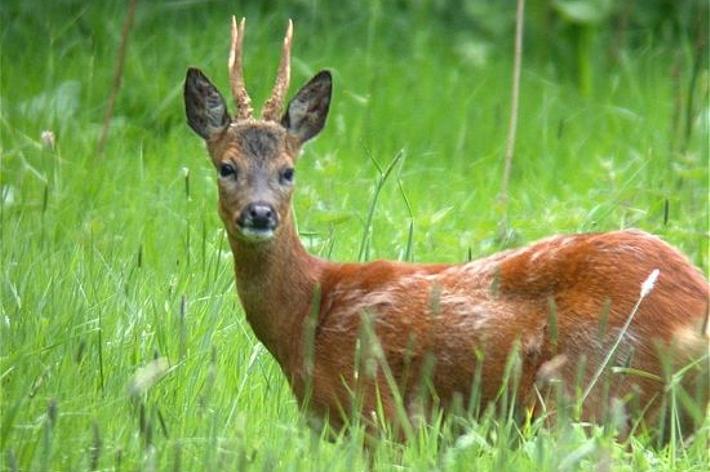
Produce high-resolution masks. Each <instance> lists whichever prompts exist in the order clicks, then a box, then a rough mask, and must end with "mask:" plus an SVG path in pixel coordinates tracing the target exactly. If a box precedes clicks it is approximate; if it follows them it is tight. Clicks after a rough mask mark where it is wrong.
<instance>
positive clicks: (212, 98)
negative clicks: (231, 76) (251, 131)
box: [185, 67, 230, 139]
mask: <svg viewBox="0 0 710 472" xmlns="http://www.w3.org/2000/svg"><path fill="white" fill-rule="evenodd" d="M185 114H186V115H187V123H188V124H189V125H190V128H192V129H193V130H194V131H195V133H197V134H199V135H200V136H202V137H203V138H204V139H209V137H210V136H212V135H214V134H216V133H219V132H221V131H223V130H224V129H225V128H226V127H227V126H229V122H230V118H229V114H228V113H227V105H226V104H225V102H224V98H222V95H221V94H220V93H219V91H218V90H217V88H216V87H215V86H214V85H212V82H210V80H209V79H208V78H207V77H206V76H205V74H203V73H202V71H200V70H199V69H195V68H192V67H191V68H189V69H188V70H187V77H185Z"/></svg>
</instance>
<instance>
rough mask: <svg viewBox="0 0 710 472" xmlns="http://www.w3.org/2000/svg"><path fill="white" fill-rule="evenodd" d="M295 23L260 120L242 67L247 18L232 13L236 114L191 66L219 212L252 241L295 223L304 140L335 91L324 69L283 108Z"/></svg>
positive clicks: (317, 126) (191, 88)
mask: <svg viewBox="0 0 710 472" xmlns="http://www.w3.org/2000/svg"><path fill="white" fill-rule="evenodd" d="M292 33H293V25H292V23H291V21H290V20H289V23H288V28H287V30H286V36H285V38H284V44H283V50H282V55H281V62H280V64H279V69H278V73H277V77H276V82H275V84H274V87H273V90H272V93H271V97H270V98H269V99H268V100H267V101H266V103H265V105H264V108H263V111H262V115H261V118H260V119H255V118H253V116H252V113H253V110H252V106H251V99H250V98H249V94H248V93H247V90H246V86H245V84H244V76H243V72H242V40H243V38H244V20H243V19H242V21H241V23H240V24H237V21H236V18H234V17H232V42H231V50H230V54H229V78H230V85H231V89H232V95H233V96H234V101H235V104H236V108H237V111H236V114H235V116H234V117H231V116H230V115H229V113H228V111H227V105H226V103H225V101H224V98H222V95H221V94H220V92H219V91H218V90H217V88H216V87H215V86H214V85H213V84H212V83H211V82H210V80H209V79H208V78H207V77H206V76H205V75H204V74H203V73H202V72H201V71H200V70H199V69H196V68H190V69H188V71H187V77H186V79H185V111H186V114H187V122H188V124H189V125H190V127H191V128H192V129H193V130H194V131H195V132H196V133H197V134H198V135H200V136H201V137H202V138H203V139H204V140H205V142H206V143H207V150H208V152H209V155H210V157H211V160H212V163H213V164H214V166H215V168H216V170H217V172H218V174H219V177H218V184H219V214H220V217H221V218H222V221H223V222H224V225H225V227H226V228H227V232H228V233H229V235H230V236H232V237H233V238H236V239H238V240H240V241H244V242H247V243H263V242H266V241H269V240H272V239H273V238H274V237H275V236H276V235H277V234H278V232H279V229H280V227H282V226H283V225H284V224H285V223H287V222H289V221H290V218H291V195H292V192H293V182H294V165H295V163H296V160H297V158H298V154H299V152H300V149H301V146H302V145H303V143H305V142H306V141H308V140H309V139H311V138H312V137H314V136H315V135H316V134H318V133H319V132H320V130H321V129H323V126H324V125H325V120H326V116H327V115H328V108H329V106H330V97H331V90H332V80H331V75H330V73H329V72H328V71H321V72H319V73H317V74H316V75H315V76H314V77H313V78H312V79H311V80H310V81H309V82H308V83H307V84H306V85H304V86H303V88H301V90H300V91H299V92H298V93H297V94H296V96H295V97H294V98H293V99H292V100H291V102H290V103H289V104H288V107H287V109H286V112H285V113H283V114H282V113H281V109H282V104H283V101H284V97H285V95H286V92H287V90H288V85H289V79H290V59H291V40H292Z"/></svg>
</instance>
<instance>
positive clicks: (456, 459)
mask: <svg viewBox="0 0 710 472" xmlns="http://www.w3.org/2000/svg"><path fill="white" fill-rule="evenodd" d="M529 3H530V5H529V6H528V9H527V16H526V36H525V46H524V51H525V52H524V59H523V69H522V77H521V101H520V118H519V129H518V135H517V142H516V155H515V160H514V162H513V168H512V176H511V182H510V189H509V192H510V195H509V199H508V203H507V205H506V206H505V207H503V206H502V205H500V204H499V200H498V198H497V197H498V192H499V190H500V179H501V175H502V170H503V165H502V156H503V150H504V146H505V137H506V131H507V121H508V114H509V103H510V80H511V79H510V77H511V65H512V50H513V47H512V38H513V33H512V28H513V24H514V11H515V2H514V1H511V0H508V1H505V2H499V1H493V0H489V1H475V0H457V1H451V2H447V1H441V0H431V1H426V0H425V1H420V2H414V1H404V0H403V1H398V2H382V1H380V0H371V1H370V2H368V3H366V4H365V3H363V2H356V1H350V2H333V3H332V4H331V3H330V2H319V1H318V0H311V1H305V0H300V1H293V2H286V1H279V2H259V1H253V2H246V5H244V6H243V7H242V6H239V5H236V4H234V2H218V1H207V0H205V1H200V0H197V1H188V2H186V1H175V0H159V1H152V2H139V4H138V9H137V12H136V18H135V23H134V26H133V29H132V31H131V33H130V38H129V44H128V49H127V57H126V63H125V69H124V71H123V82H122V87H121V89H120V93H119V95H118V97H117V102H116V107H115V113H114V115H113V119H112V121H111V127H110V134H109V136H108V141H107V145H106V147H105V150H104V151H103V152H102V153H97V152H96V149H97V142H98V140H99V137H100V134H101V126H102V120H103V116H104V112H105V109H106V104H107V99H108V96H109V94H110V91H111V86H112V76H113V73H114V64H115V62H116V59H115V58H116V53H117V50H118V48H119V43H120V40H121V30H122V24H123V20H124V18H125V15H126V10H127V8H126V5H127V2H121V1H105V2H81V1H78V0H62V1H60V0H56V1H52V2H42V1H38V0H24V1H21V0H5V1H3V2H2V3H1V4H0V24H2V28H0V53H1V62H0V191H1V193H0V195H1V197H2V198H0V225H1V226H0V248H1V259H0V273H1V274H2V279H1V280H0V388H1V389H2V390H1V397H0V401H1V403H0V408H1V410H2V419H1V422H0V449H1V450H2V454H3V457H2V464H3V465H2V467H4V468H5V469H7V470H85V469H91V470H98V469H103V470H136V469H145V470H154V469H160V470H162V469H172V470H241V469H244V468H246V467H253V468H255V469H262V470H272V469H274V468H278V469H288V470H301V469H305V470H356V469H363V468H365V467H367V466H368V465H371V466H372V467H373V468H375V469H378V470H379V469H382V470H387V469H390V468H392V467H395V466H403V467H404V468H411V469H416V470H430V469H434V468H438V469H442V470H471V468H472V467H475V468H476V469H477V470H493V469H496V470H501V469H509V470H524V469H536V470H576V469H583V470H590V469H595V470H596V469H600V470H609V469H611V468H613V469H615V470H617V469H618V470H656V469H667V470H672V469H678V470H699V471H701V470H708V469H709V468H710V458H709V456H708V431H709V430H710V422H709V421H708V420H707V418H706V420H705V426H704V427H703V428H702V429H701V430H700V431H698V432H697V433H696V435H695V437H694V440H691V441H689V442H686V443H683V442H682V441H681V440H680V439H679V438H677V437H676V438H675V439H674V440H672V441H670V442H669V443H668V444H666V445H658V444H656V443H655V442H654V441H653V440H652V439H651V434H650V432H649V431H648V430H646V429H644V428H639V429H638V430H637V431H635V433H634V434H633V435H632V436H631V437H629V438H628V439H626V440H617V439H616V438H615V429H614V427H613V425H611V426H609V425H607V426H603V425H602V426H590V425H585V424H581V423H579V422H576V421H574V417H573V416H572V417H570V418H569V419H567V420H564V421H560V422H559V423H558V424H556V425H555V426H549V425H546V424H545V422H544V420H530V421H524V422H522V423H516V422H513V421H512V420H510V419H507V418H506V417H498V416H496V415H484V416H483V417H478V418H475V417H466V416H461V417H455V418H448V419H442V420H440V421H434V422H433V423H432V424H430V425H428V426H426V427H422V428H421V429H420V430H419V431H418V432H417V437H416V440H415V441H412V442H410V443H408V444H406V445H398V444H397V443H395V442H393V441H392V440H391V438H388V437H383V438H382V439H381V441H380V442H379V443H378V445H376V446H375V447H374V448H373V449H372V450H371V451H370V453H369V454H370V456H369V457H368V453H367V452H365V451H363V448H362V442H363V432H362V429H361V428H358V427H354V428H353V429H352V430H351V433H350V434H348V435H342V436H339V437H338V439H337V440H336V441H335V443H331V442H328V441H326V440H325V439H323V438H322V437H320V436H318V435H317V434H315V433H312V432H311V430H309V428H308V427H307V425H306V422H305V421H304V419H303V416H302V415H301V414H300V413H299V411H298V407H297V405H296V403H295V400H294V399H293V397H292V395H291V393H290V391H289V389H288V386H287V384H286V381H285V379H284V378H283V376H282V375H281V372H280V370H279V368H278V366H277V365H276V364H275V362H274V361H273V360H272V359H271V357H270V356H269V355H268V353H267V352H265V350H264V349H263V348H262V347H261V345H260V344H259V343H258V342H257V341H256V340H255V338H254V336H253V334H252V333H251V331H250V328H249V326H248V324H247V323H246V321H245V319H244V316H243V313H242V310H241V307H240V306H239V304H238V301H237V298H236V294H235V291H234V281H233V274H232V262H231V255H230V254H229V251H228V246H227V244H226V241H225V235H224V231H223V229H222V227H221V223H220V222H219V220H218V217H217V212H216V208H215V206H216V200H217V197H216V186H215V185H214V179H215V175H214V169H213V168H212V167H211V165H209V163H208V161H207V158H206V153H205V152H204V149H203V144H202V143H201V141H200V140H199V139H198V138H196V137H195V136H194V135H193V133H192V132H191V131H190V130H189V129H188V128H187V126H186V125H185V118H184V111H183V105H182V80H183V78H184V74H185V71H186V68H187V66H188V65H198V66H199V67H201V68H202V69H203V70H204V71H205V72H206V73H207V74H208V75H209V76H210V77H211V78H212V79H213V80H214V81H215V83H217V84H218V85H219V87H220V88H221V89H222V90H223V91H225V92H226V91H227V90H228V82H227V70H226V60H227V50H228V35H229V22H228V21H229V17H230V15H231V14H233V13H235V14H239V15H244V16H246V17H247V18H248V26H247V38H246V41H245V63H246V66H245V73H246V80H247V86H248V87H249V89H250V92H251V95H252V97H253V98H254V99H255V102H256V103H261V100H263V98H264V97H266V95H267V94H268V91H269V90H270V87H271V84H272V78H273V76H274V75H273V74H274V71H275V68H276V63H277V60H278V54H279V44H280V40H281V37H282V36H281V35H282V33H283V29H284V27H285V24H286V20H287V18H289V17H292V18H293V19H294V21H295V28H296V29H295V46H294V61H293V68H294V70H293V74H292V82H293V85H294V87H293V88H292V90H293V89H295V87H296V86H297V85H300V84H301V83H303V82H304V81H305V80H306V79H307V78H309V77H310V76H311V75H312V74H314V73H315V72H316V71H317V70H319V69H320V68H328V69H330V70H331V71H333V73H334V77H335V87H336V89H335V95H334V102H333V105H332V108H331V115H330V118H329V123H328V125H327V126H326V129H325V131H324V132H323V134H322V135H321V136H320V137H319V138H318V139H317V140H316V142H314V143H313V144H311V145H309V146H308V148H307V149H306V152H305V154H304V156H303V157H302V159H301V161H300V162H299V165H298V170H297V173H298V177H297V190H296V197H295V211H296V214H297V217H298V223H299V229H300V232H301V234H302V237H303V240H304V241H305V243H306V244H307V246H308V247H309V248H310V250H311V251H312V252H313V253H317V254H321V255H323V256H324V257H328V258H332V259H334V260H341V261H345V260H356V259H358V258H359V259H367V260H369V259H374V258H390V259H409V260H417V261H442V262H458V261H464V260H467V259H469V258H471V257H474V258H475V257H480V256H484V255H487V254H491V253H493V252H495V251H497V250H500V249H502V248H505V247H509V246H517V245H521V244H524V243H526V242H530V241H533V240H535V239H537V238H540V237H544V236H546V235H549V234H551V233H561V232H577V231H594V230H611V229H617V228H623V227H631V226H633V227H640V228H643V229H645V230H647V231H650V232H653V233H656V234H659V235H661V236H662V237H663V238H665V239H666V240H667V241H669V242H670V243H672V244H674V245H676V246H678V247H679V248H681V249H682V250H683V251H684V252H685V253H686V254H687V255H688V256H689V258H690V259H691V260H692V261H693V262H694V263H695V264H697V265H698V266H699V267H700V268H701V270H703V271H704V272H705V273H706V274H707V272H708V219H707V216H708V177H709V175H708V119H709V117H710V108H708V93H709V90H710V75H709V74H708V66H707V62H706V61H705V58H706V56H707V48H706V45H705V41H706V38H707V31H708V30H707V15H708V7H707V4H706V2H703V1H701V0H698V1H692V0H688V1H683V2H675V1H670V0H655V1H648V2H611V0H609V1H603V0H579V1H569V0H568V1H562V0H555V1H550V2H545V1H538V2H535V1H531V2H529ZM585 6H586V7H585ZM237 9H238V10H237ZM395 158H396V159H397V161H396V162H395V163H394V167H393V168H392V171H391V172H390V173H388V174H387V178H384V173H383V172H384V169H386V168H387V165H388V164H389V163H390V162H392V161H393V159H395ZM501 222H505V224H502V223H501Z"/></svg>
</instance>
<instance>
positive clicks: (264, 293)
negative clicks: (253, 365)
mask: <svg viewBox="0 0 710 472" xmlns="http://www.w3.org/2000/svg"><path fill="white" fill-rule="evenodd" d="M229 242H230V246H231V248H232V253H233V255H234V270H235V274H236V279H237V292H238V293H239V299H240V300H241V303H242V306H243V307H244V311H245V313H246V318H247V321H248V322H249V324H250V325H251V327H252V329H253V330H254V333H255V334H256V337H257V338H259V340H260V341H261V342H262V343H263V344H264V346H266V348H267V349H268V350H269V351H270V352H271V354H272V355H273V356H274V357H275V358H276V360H277V361H278V362H279V364H280V365H281V367H282V369H284V370H291V369H292V368H295V366H296V365H297V364H296V363H297V362H298V359H299V356H300V351H301V349H300V347H301V342H302V339H303V335H302V331H303V330H302V327H303V321H304V319H305V317H306V316H307V314H308V313H309V311H310V309H311V302H312V299H313V296H314V292H315V291H316V290H317V286H318V279H319V276H320V273H321V271H322V268H321V266H322V264H324V262H323V261H321V260H320V259H318V258H316V257H313V256H311V255H310V254H308V252H306V249H305V248H304V247H303V245H302V244H301V241H300V240H299V239H298V235H297V232H296V228H295V226H294V224H293V221H292V217H291V216H289V221H283V222H282V227H281V230H280V231H279V232H278V233H277V235H276V236H275V237H274V239H273V240H271V241H268V242H263V243H250V242H246V241H242V240H240V239H238V238H235V237H233V236H231V235H230V237H229Z"/></svg>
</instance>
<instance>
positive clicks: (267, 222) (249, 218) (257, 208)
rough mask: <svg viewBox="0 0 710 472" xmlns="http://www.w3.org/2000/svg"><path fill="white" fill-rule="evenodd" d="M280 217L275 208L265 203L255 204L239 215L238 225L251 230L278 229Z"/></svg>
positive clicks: (251, 204) (248, 206)
mask: <svg viewBox="0 0 710 472" xmlns="http://www.w3.org/2000/svg"><path fill="white" fill-rule="evenodd" d="M277 223H278V216H277V214H276V210H274V207H273V206H271V205H269V204H268V203H265V202H253V203H250V204H249V205H247V207H246V208H245V209H244V210H243V211H242V214H241V215H239V219H238V220H237V224H238V225H239V226H241V227H243V228H244V227H248V228H251V229H260V230H268V229H274V228H276V224H277Z"/></svg>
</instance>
